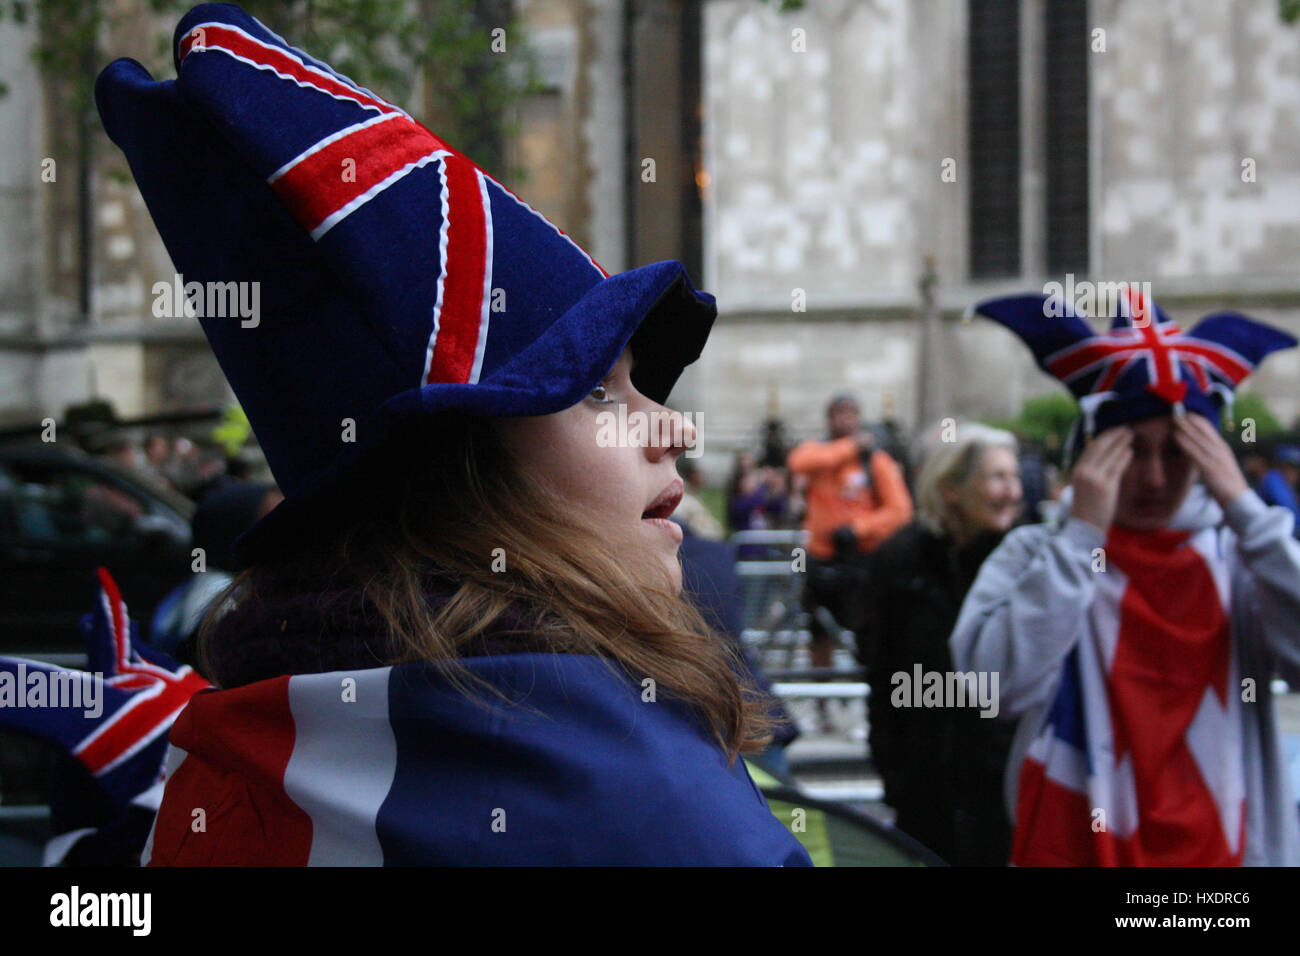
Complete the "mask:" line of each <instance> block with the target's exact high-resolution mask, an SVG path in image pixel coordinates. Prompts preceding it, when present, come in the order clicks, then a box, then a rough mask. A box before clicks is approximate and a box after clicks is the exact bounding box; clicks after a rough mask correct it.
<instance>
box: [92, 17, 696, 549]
mask: <svg viewBox="0 0 1300 956" xmlns="http://www.w3.org/2000/svg"><path fill="white" fill-rule="evenodd" d="M173 51H174V55H175V62H176V73H177V78H176V79H175V80H167V81H161V82H159V81H155V80H154V79H153V78H152V77H151V76H150V75H149V73H148V72H147V71H146V70H145V69H144V68H143V67H142V66H141V65H140V64H138V63H136V62H135V61H134V60H127V59H122V60H117V61H116V62H114V63H112V64H110V65H109V66H108V67H107V68H106V69H105V70H104V71H103V73H101V74H100V76H99V79H98V81H97V83H96V87H95V99H96V104H97V105H98V107H99V112H100V115H101V116H102V118H103V121H104V127H105V129H106V130H107V132H108V135H109V136H110V137H111V138H112V140H113V141H114V142H115V143H116V144H117V145H118V146H119V147H121V149H122V151H123V152H124V153H125V154H126V157H127V160H128V161H129V163H130V166H131V171H132V173H133V174H134V176H135V180H136V183H137V184H138V185H139V188H140V192H141V193H142V195H143V196H144V199H145V202H146V204H147V205H148V208H149V211H150V213H151V214H152V216H153V219H154V223H155V224H156V226H157V228H158V231H159V233H160V234H161V236H162V239H163V242H164V244H165V245H166V247H167V251H168V252H169V253H170V255H171V258H172V261H173V263H174V264H175V266H176V268H177V270H179V272H180V274H181V275H182V276H183V282H184V284H185V285H186V287H188V284H189V283H191V282H197V283H200V284H201V285H202V286H204V287H209V288H210V287H211V286H212V285H214V284H215V285H216V286H217V287H218V288H221V287H223V286H228V287H230V288H234V289H237V288H239V287H240V286H242V285H243V284H245V283H248V284H249V288H256V289H257V290H258V295H257V296H256V297H255V298H254V301H256V302H258V303H259V310H258V311H259V315H258V316H257V317H256V319H255V320H249V319H248V318H247V317H246V316H244V315H241V314H236V315H233V316H221V315H212V314H206V313H203V314H200V317H199V318H200V322H201V323H202V326H203V329H204V332H205V334H206V336H207V338H208V341H209V342H210V344H211V346H212V349H213V351H214V352H215V353H216V357H217V360H218V361H219V363H220V364H221V367H222V370H223V372H224V373H225V375H226V377H227V379H229V381H230V384H231V387H232V388H233V389H234V391H235V394H236V395H237V396H238V398H239V401H240V403H241V405H242V406H243V408H244V410H245V411H246V412H247V414H248V418H249V420H250V422H251V423H252V425H253V430H254V432H255V433H256V435H257V438H258V441H259V442H260V444H261V446H262V448H263V450H264V452H265V453H266V457H267V460H268V462H269V464H270V466H271V470H272V472H273V473H274V474H275V477H276V480H277V481H278V482H279V484H280V487H281V489H282V490H283V492H284V493H285V496H286V502H285V504H283V505H281V508H284V507H286V506H288V507H289V508H290V509H292V508H293V507H294V506H295V502H297V501H299V500H301V499H304V498H309V497H311V496H313V495H315V494H317V493H319V491H320V490H321V489H323V488H327V487H329V486H330V485H331V484H333V483H335V482H336V481H337V479H338V478H339V476H340V475H341V474H345V473H346V472H347V471H348V469H349V468H351V467H352V466H353V465H355V464H356V463H357V462H358V461H359V460H361V459H364V458H365V457H366V455H367V454H368V451H369V450H370V449H372V448H374V447H376V446H377V445H378V444H380V443H381V442H382V440H383V438H384V437H385V435H386V434H388V433H389V432H390V431H391V430H392V427H393V425H394V424H395V423H397V422H399V421H409V420H411V419H415V418H420V417H427V416H430V415H433V414H435V413H438V412H443V411H448V410H459V411H462V412H465V413H467V414H472V415H479V416H489V417H502V416H524V415H544V414H549V413H552V412H557V411H560V410H562V409H564V408H567V407H569V406H571V405H573V404H575V403H576V402H578V401H579V400H581V399H582V397H583V396H584V395H586V394H587V393H589V392H590V391H591V389H592V388H594V387H595V386H596V385H597V384H598V383H599V382H600V380H601V379H602V378H603V377H604V375H605V374H606V373H607V372H608V371H609V369H610V368H611V367H612V366H613V364H614V362H615V361H616V360H617V359H618V356H619V354H620V353H621V352H622V350H623V348H624V347H625V346H626V345H628V344H629V343H630V344H631V346H632V349H633V351H634V352H635V353H636V356H637V363H636V369H635V371H634V373H633V380H634V382H635V384H636V385H637V387H638V389H639V390H640V391H641V392H643V393H644V394H645V395H647V396H648V397H650V398H652V399H654V400H656V401H659V402H662V401H664V400H665V399H666V398H667V396H668V392H669V391H670V390H671V388H672V386H673V384H674V383H675V382H676V380H677V378H678V376H679V375H680V374H681V371H682V369H683V368H684V367H685V366H686V365H688V364H690V363H691V362H693V361H694V360H695V359H696V358H697V357H698V356H699V354H700V350H701V349H702V348H703V345H704V341H705V339H706V337H707V336H708V333H709V329H710V327H711V325H712V323H713V320H714V318H715V316H716V307H715V305H714V301H713V298H712V297H711V296H709V295H707V294H704V293H700V292H697V291H696V290H695V289H694V288H693V287H692V286H691V283H690V281H689V279H688V278H687V276H686V273H685V270H684V268H683V267H682V265H681V264H680V263H677V262H659V263H655V264H653V265H648V266H644V267H642V268H638V269H633V270H631V271H628V272H624V273H622V274H619V275H615V276H609V275H607V273H606V272H605V271H604V270H603V269H602V268H601V267H600V266H599V265H597V264H596V263H595V262H594V261H593V260H592V259H591V257H590V256H589V255H587V253H585V252H584V251H583V250H582V249H581V248H579V247H578V245H577V244H576V243H574V242H573V241H572V240H571V239H570V238H569V237H568V236H566V235H565V234H564V233H562V232H561V231H560V230H559V229H557V228H556V227H555V226H554V225H552V224H551V223H550V222H548V221H547V220H546V219H545V218H544V217H543V216H542V215H541V214H540V213H538V212H537V211H535V210H534V209H532V208H531V207H530V206H528V205H527V204H526V203H524V202H523V201H521V200H520V199H518V198H517V197H516V196H515V195H514V194H512V193H511V192H510V191H509V190H508V189H506V188H504V187H503V186H502V185H501V184H499V183H498V182H497V181H496V180H494V179H493V178H492V177H491V176H489V175H488V174H487V173H485V172H484V171H483V170H482V169H480V168H478V167H477V166H476V165H475V164H474V163H472V162H471V161H470V160H468V159H467V158H466V157H464V156H463V155H461V154H460V153H459V152H457V151H456V150H455V149H454V148H453V147H452V146H450V145H449V144H447V143H445V142H443V141H442V140H441V139H439V138H438V137H437V136H436V135H435V134H434V133H432V132H430V131H429V130H427V129H425V128H424V127H423V126H421V125H420V124H419V123H417V122H415V121H414V120H413V119H412V118H411V117H410V116H408V115H407V114H406V113H405V112H403V111H402V110H401V109H399V108H398V107H396V106H394V105H393V104H391V103H388V102H386V101H385V100H383V99H381V98H380V97H378V96H376V95H375V94H374V93H372V92H370V91H369V90H366V89H363V88H362V87H360V86H358V85H356V84H355V83H353V82H352V81H351V80H349V79H348V78H347V77H345V76H342V75H340V74H338V73H336V72H335V71H334V70H332V69H331V68H330V67H329V66H328V65H327V64H325V63H323V62H321V61H319V60H315V59H313V58H312V57H310V56H308V55H307V54H306V53H304V52H302V51H301V50H298V49H295V48H294V47H292V46H290V45H289V44H288V43H286V42H285V41H284V40H283V39H281V38H280V37H279V36H277V35H276V34H274V33H272V32H271V31H270V30H269V29H267V28H266V27H265V26H264V25H263V24H261V23H260V22H259V21H257V20H256V19H254V18H253V17H251V16H249V15H248V14H246V13H245V12H244V11H242V10H240V9H239V8H238V7H235V6H231V5H227V4H206V5H203V6H199V7H195V8H194V9H193V10H191V11H190V12H189V13H188V14H187V15H186V16H185V17H184V18H183V19H182V20H181V22H180V24H179V25H178V26H177V29H176V33H175V40H174V47H173ZM231 283H233V284H234V285H233V286H231V285H230V284H231ZM253 284H255V285H253ZM177 285H178V287H180V285H181V281H180V280H178V282H177ZM212 299H213V297H212V296H211V295H209V296H208V297H207V300H206V301H207V302H209V303H211V301H212ZM349 422H350V423H351V427H352V429H353V432H352V435H353V440H351V441H348V440H343V439H341V436H342V435H343V434H344V431H345V429H347V428H348V427H349V426H348V423H349ZM277 510H278V509H277ZM243 552H244V554H245V555H247V554H248V549H247V548H244V549H243Z"/></svg>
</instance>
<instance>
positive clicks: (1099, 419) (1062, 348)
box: [972, 283, 1297, 435]
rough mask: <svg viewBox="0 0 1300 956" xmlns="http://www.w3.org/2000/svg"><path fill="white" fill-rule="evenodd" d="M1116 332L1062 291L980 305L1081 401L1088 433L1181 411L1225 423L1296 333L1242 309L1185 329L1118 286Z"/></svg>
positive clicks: (1136, 290) (1135, 291)
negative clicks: (1246, 382)
mask: <svg viewBox="0 0 1300 956" xmlns="http://www.w3.org/2000/svg"><path fill="white" fill-rule="evenodd" d="M1117 285H1118V287H1119V291H1118V293H1117V294H1116V295H1115V296H1114V303H1113V309H1112V311H1113V312H1114V315H1113V320H1112V322H1111V327H1110V329H1109V330H1108V331H1107V332H1105V333H1104V334H1100V335H1099V334H1097V333H1096V332H1094V331H1093V329H1092V327H1091V326H1090V325H1089V324H1088V323H1087V322H1086V321H1084V319H1083V318H1082V317H1081V316H1079V315H1078V314H1077V312H1076V311H1075V308H1074V304H1073V303H1072V302H1071V301H1070V300H1069V299H1067V298H1065V297H1063V296H1061V295H1055V296H1053V295H1017V296H1006V297H1004V298H997V299H988V300H986V301H984V302H980V303H978V304H976V305H975V306H974V308H973V310H972V311H974V312H977V313H979V314H980V315H983V316H986V317H988V318H990V319H993V320H994V321H996V322H998V323H1000V324H1002V325H1004V326H1006V327H1007V328H1009V329H1010V330H1011V331H1012V332H1015V333H1016V335H1018V336H1020V338H1022V339H1023V340H1024V341H1025V344H1026V345H1028V346H1029V348H1030V349H1031V350H1032V351H1033V353H1034V358H1035V359H1036V360H1037V362H1038V366H1039V368H1041V369H1043V371H1045V372H1047V373H1048V374H1049V375H1052V376H1054V377H1055V378H1057V379H1059V380H1060V381H1061V382H1063V383H1064V384H1065V386H1066V387H1067V388H1069V389H1070V391H1071V392H1072V393H1073V394H1074V397H1075V398H1076V399H1077V400H1078V402H1079V408H1080V410H1081V411H1082V413H1083V432H1084V434H1085V435H1092V434H1095V433H1097V432H1101V431H1104V430H1106V429H1107V428H1110V427H1112V426H1114V425H1119V424H1123V423H1126V422H1136V421H1141V420H1143V419H1147V418H1154V417H1157V416H1160V415H1169V414H1171V413H1175V412H1178V411H1190V412H1197V413H1198V414H1200V415H1203V416H1204V417H1206V418H1208V419H1209V420H1210V421H1212V422H1214V423H1215V424H1219V423H1220V418H1221V414H1222V412H1223V410H1224V409H1225V408H1231V405H1232V400H1233V394H1234V390H1235V389H1236V387H1237V386H1238V385H1239V384H1240V383H1241V381H1242V380H1243V379H1244V378H1245V377H1246V376H1247V375H1249V374H1250V373H1251V372H1253V371H1254V370H1255V367H1256V366H1257V365H1258V364H1259V363H1260V362H1261V361H1263V359H1264V357H1265V356H1267V355H1268V354H1269V353H1271V352H1276V351H1277V350H1279V349H1286V348H1291V347H1293V346H1294V345H1296V344H1297V343H1296V338H1295V337H1294V336H1292V335H1290V334H1288V333H1286V332H1282V331H1279V330H1278V329H1275V328H1272V327H1271V326H1268V325H1265V324H1263V323H1262V322H1257V321H1255V320H1254V319H1249V318H1247V317H1246V316H1244V315H1241V314H1240V313H1237V312H1216V313H1214V314H1213V315H1208V316H1206V317H1205V318H1203V319H1201V321H1200V322H1198V323H1197V324H1196V325H1195V326H1194V327H1193V328H1191V329H1189V330H1188V331H1186V332H1184V331H1183V330H1182V329H1180V328H1179V327H1178V324H1177V323H1176V322H1174V321H1172V320H1171V319H1170V318H1169V316H1168V315H1166V314H1165V312H1164V310H1163V309H1161V308H1160V306H1158V305H1157V304H1156V303H1155V302H1154V301H1153V300H1151V299H1150V298H1149V297H1148V296H1146V295H1145V294H1144V293H1143V291H1142V290H1141V288H1140V287H1138V286H1129V285H1128V284H1127V283H1118V284H1117Z"/></svg>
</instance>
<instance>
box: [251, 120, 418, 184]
mask: <svg viewBox="0 0 1300 956" xmlns="http://www.w3.org/2000/svg"><path fill="white" fill-rule="evenodd" d="M401 115H402V114H401V113H380V114H379V115H378V116H372V117H371V118H370V119H368V120H364V121H362V122H360V123H354V124H352V125H351V126H345V127H343V128H342V129H341V130H339V131H338V132H337V133H334V134H333V135H331V136H326V137H325V138H324V139H323V140H321V141H320V142H319V143H316V144H315V145H314V146H308V147H307V148H306V149H305V150H303V151H302V152H301V153H299V154H298V155H297V156H295V157H294V158H293V159H291V160H289V161H288V162H287V163H285V164H284V165H283V166H281V167H280V168H279V169H277V170H276V171H275V172H273V173H272V174H271V175H270V176H268V177H267V178H266V183H267V185H268V186H270V185H273V184H274V183H275V181H276V180H277V179H279V178H280V177H281V176H283V175H284V174H285V173H287V172H288V171H289V170H291V169H293V167H295V166H297V165H298V164H299V163H301V162H302V161H303V160H304V159H307V158H309V157H311V156H314V155H316V154H317V153H319V152H320V151H321V150H322V149H324V148H325V147H326V146H329V145H330V144H332V143H337V142H338V141H339V140H341V139H342V138H343V137H345V136H351V135H352V134H353V133H357V132H360V131H361V130H363V129H368V128H370V127H371V126H374V125H375V124H376V123H386V122H388V121H389V120H394V119H397V118H399V117H400V116H401Z"/></svg>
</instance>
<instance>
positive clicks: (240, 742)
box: [144, 654, 810, 866]
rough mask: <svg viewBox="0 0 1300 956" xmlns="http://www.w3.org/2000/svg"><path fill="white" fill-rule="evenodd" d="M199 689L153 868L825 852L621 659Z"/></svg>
mask: <svg viewBox="0 0 1300 956" xmlns="http://www.w3.org/2000/svg"><path fill="white" fill-rule="evenodd" d="M462 663H463V664H464V666H465V667H466V668H468V669H469V670H470V672H471V673H472V674H473V675H474V676H475V677H478V678H482V679H483V680H486V681H487V682H488V683H489V684H490V685H491V686H492V687H494V688H496V690H497V691H500V692H501V693H502V694H503V695H504V699H503V698H498V697H497V696H496V695H495V694H488V693H486V692H484V693H483V695H482V696H480V697H478V698H472V697H470V696H467V695H466V694H465V693H463V691H462V690H460V689H458V688H457V687H456V686H453V685H452V684H451V683H450V682H449V681H448V680H447V678H446V676H445V674H443V673H441V672H440V671H439V670H438V668H436V667H435V666H433V665H430V664H427V663H410V664H402V665H397V666H392V667H381V668H374V669H366V670H357V671H340V672H332V673H326V674H310V675H295V676H292V677H289V676H286V677H279V678H275V679H271V680H265V681H260V682H257V683H254V684H249V685H246V686H244V687H239V688H234V689H230V690H223V691H206V692H203V693H200V694H197V695H195V696H194V698H193V699H192V701H191V703H190V706H189V707H188V708H187V709H186V710H185V712H184V713H183V714H182V715H181V717H180V719H179V720H178V721H177V722H176V725H175V727H174V728H173V730H172V734H171V741H172V751H171V755H170V757H169V758H168V770H167V785H166V790H165V793H164V796H163V801H162V806H161V808H160V809H159V812H158V816H157V819H156V822H155V825H154V831H153V833H152V834H151V836H150V840H149V844H148V846H147V847H146V851H145V855H144V860H145V862H146V863H147V864H148V865H152V866H162V865H182V866H184V865H222V864H232V865H244V864H249V865H292V866H302V865H313V866H315V865H322V866H330V865H358V866H360V865H371V866H378V865H388V866H391V865H402V864H422V865H449V864H497V865H509V864H525V865H528V864H532V865H564V864H681V865H709V864H716V865H744V864H748V865H774V866H780V865H786V864H796V865H798V864H803V865H807V864H809V863H810V861H809V858H808V856H807V854H806V853H805V852H804V850H803V849H802V847H801V846H800V845H799V844H798V842H797V841H796V840H795V839H794V837H793V836H792V835H791V834H790V833H789V831H788V830H787V829H786V828H785V826H784V825H783V824H782V823H781V822H780V821H779V820H777V819H776V817H775V816H774V815H773V814H772V813H771V811H770V810H769V808H768V806H767V804H766V802H765V800H764V799H763V797H762V795H761V794H760V792H759V791H758V789H757V787H755V785H754V783H753V781H752V780H751V779H750V777H749V774H748V772H747V771H746V769H745V766H744V761H742V760H737V761H735V762H734V764H731V765H730V766H729V765H728V763H727V760H726V757H725V755H724V754H723V752H722V750H721V749H720V748H719V746H718V744H717V743H716V742H715V741H714V740H713V739H712V738H711V737H710V736H709V735H707V734H706V733H705V732H704V730H703V729H702V727H701V726H700V724H699V723H698V722H697V721H696V720H695V719H694V718H693V717H692V716H691V715H690V713H689V712H687V711H686V710H684V709H682V708H681V707H680V706H679V705H677V704H675V703H673V702H671V701H670V700H667V699H665V698H664V697H663V696H660V697H659V698H658V700H655V701H648V700H646V699H643V692H642V688H641V687H640V686H639V685H638V684H636V683H634V682H632V681H631V680H629V679H628V678H626V677H625V676H622V675H620V674H617V673H616V672H615V671H614V669H613V667H612V666H611V664H610V663H609V662H607V661H604V660H601V659H599V658H595V657H589V656H580V655H566V654H500V655H494V656H490V657H479V658H467V659H464V660H463V661H462Z"/></svg>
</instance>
